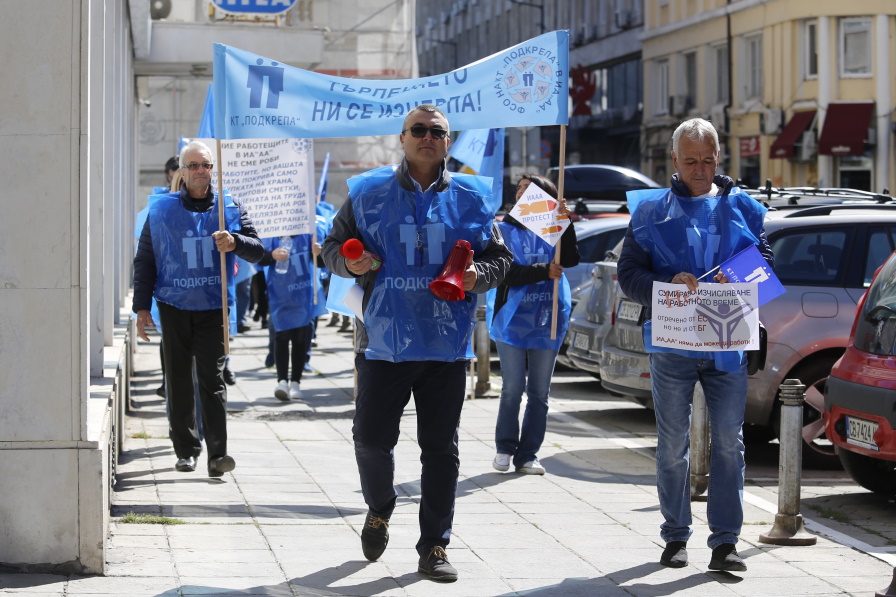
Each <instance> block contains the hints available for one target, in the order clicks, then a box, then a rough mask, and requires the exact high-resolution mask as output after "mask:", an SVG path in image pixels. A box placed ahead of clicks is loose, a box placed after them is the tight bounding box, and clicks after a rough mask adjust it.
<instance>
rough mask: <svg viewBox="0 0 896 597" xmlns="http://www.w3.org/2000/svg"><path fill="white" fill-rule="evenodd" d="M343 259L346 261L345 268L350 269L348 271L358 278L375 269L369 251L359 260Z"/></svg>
mask: <svg viewBox="0 0 896 597" xmlns="http://www.w3.org/2000/svg"><path fill="white" fill-rule="evenodd" d="M343 259H345V267H347V268H348V271H350V272H351V273H353V274H355V275H356V276H363V275H364V274H366V273H367V272H369V271H370V268H371V267H373V258H372V257H371V256H370V253H368V252H367V251H364V253H362V254H361V257H359V258H358V259H349V258H348V257H343Z"/></svg>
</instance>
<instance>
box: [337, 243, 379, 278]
mask: <svg viewBox="0 0 896 597" xmlns="http://www.w3.org/2000/svg"><path fill="white" fill-rule="evenodd" d="M365 252H366V253H369V254H370V257H371V258H372V259H373V265H372V266H370V269H371V270H372V271H376V270H378V269H380V266H381V265H382V264H383V260H382V259H380V257H379V255H374V254H373V253H370V252H369V251H367V250H366V249H364V243H362V242H361V241H359V240H358V239H357V238H350V239H348V240H347V241H345V242H344V243H342V246H340V247H339V254H340V255H342V256H343V257H345V258H346V259H352V260H354V259H360V258H361V256H362V255H363V254H364V253H365Z"/></svg>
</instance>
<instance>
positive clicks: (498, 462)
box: [492, 452, 510, 472]
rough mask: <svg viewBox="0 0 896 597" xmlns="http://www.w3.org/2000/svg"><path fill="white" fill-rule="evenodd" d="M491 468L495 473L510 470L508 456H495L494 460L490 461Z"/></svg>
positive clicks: (499, 454)
mask: <svg viewBox="0 0 896 597" xmlns="http://www.w3.org/2000/svg"><path fill="white" fill-rule="evenodd" d="M492 466H493V467H494V468H495V470H496V471H501V472H504V471H506V470H508V469H509V468H510V454H501V453H500V452H499V453H498V454H495V459H494V460H492Z"/></svg>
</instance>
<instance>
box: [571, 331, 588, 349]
mask: <svg viewBox="0 0 896 597" xmlns="http://www.w3.org/2000/svg"><path fill="white" fill-rule="evenodd" d="M590 344H591V337H590V336H589V335H588V334H583V333H582V332H576V335H575V336H573V339H572V345H573V346H575V347H576V348H578V349H579V350H588V346H589V345H590Z"/></svg>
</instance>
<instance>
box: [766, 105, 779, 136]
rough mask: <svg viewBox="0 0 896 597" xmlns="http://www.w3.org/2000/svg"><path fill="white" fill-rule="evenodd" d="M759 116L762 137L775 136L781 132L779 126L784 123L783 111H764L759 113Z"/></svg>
mask: <svg viewBox="0 0 896 597" xmlns="http://www.w3.org/2000/svg"><path fill="white" fill-rule="evenodd" d="M761 116H762V122H761V125H762V134H763V135H777V134H778V133H779V132H781V125H782V124H783V122H784V111H783V110H774V109H773V110H765V111H763V112H762V113H761Z"/></svg>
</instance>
